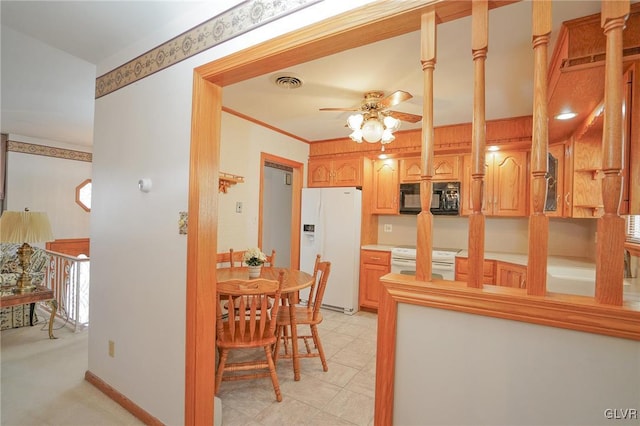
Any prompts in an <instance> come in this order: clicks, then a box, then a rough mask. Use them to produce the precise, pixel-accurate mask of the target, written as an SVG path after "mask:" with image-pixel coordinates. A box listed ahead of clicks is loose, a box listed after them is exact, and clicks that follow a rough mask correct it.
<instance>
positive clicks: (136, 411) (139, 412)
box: [84, 370, 164, 426]
mask: <svg viewBox="0 0 640 426" xmlns="http://www.w3.org/2000/svg"><path fill="white" fill-rule="evenodd" d="M84 379H85V380H86V381H87V382H89V383H91V384H92V385H93V386H95V387H96V388H98V390H99V391H100V392H102V393H104V394H105V395H107V396H108V397H109V398H111V399H112V400H114V401H115V402H117V403H118V404H120V406H122V407H123V408H124V409H125V410H127V411H128V412H130V413H131V414H133V415H134V416H135V417H136V418H138V419H139V420H140V421H141V422H143V423H144V424H145V425H149V426H156V425H157V426H163V425H164V423H162V422H161V421H160V420H158V419H157V418H155V417H153V416H152V415H151V414H149V413H148V412H146V411H145V410H144V409H142V408H141V407H140V406H139V405H137V404H136V403H135V402H133V401H131V400H130V399H129V398H127V397H126V396H124V395H123V394H121V393H120V392H118V391H117V390H116V389H114V388H113V387H111V386H110V385H109V384H108V383H107V382H105V381H104V380H102V379H101V378H100V377H98V376H96V375H95V374H93V373H92V372H91V371H89V370H87V371H86V372H85V373H84Z"/></svg>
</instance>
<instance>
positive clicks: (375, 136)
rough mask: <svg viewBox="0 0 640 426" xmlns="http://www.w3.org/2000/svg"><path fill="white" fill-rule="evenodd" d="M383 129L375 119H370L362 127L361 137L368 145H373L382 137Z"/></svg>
mask: <svg viewBox="0 0 640 426" xmlns="http://www.w3.org/2000/svg"><path fill="white" fill-rule="evenodd" d="M383 130H384V127H383V126H382V123H380V121H379V120H378V119H377V118H370V119H368V120H367V121H365V122H364V124H363V125H362V137H363V138H364V140H365V141H367V142H369V143H375V142H378V141H379V140H380V138H381V137H382V132H383Z"/></svg>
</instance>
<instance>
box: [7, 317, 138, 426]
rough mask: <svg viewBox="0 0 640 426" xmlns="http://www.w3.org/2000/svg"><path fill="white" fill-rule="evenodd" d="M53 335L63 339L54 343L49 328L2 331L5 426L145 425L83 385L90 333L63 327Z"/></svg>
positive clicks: (38, 325)
mask: <svg viewBox="0 0 640 426" xmlns="http://www.w3.org/2000/svg"><path fill="white" fill-rule="evenodd" d="M39 317H40V318H42V317H43V316H42V315H39ZM45 318H46V315H45ZM41 321H42V320H41ZM57 326H58V324H56V327H57ZM54 334H55V336H56V337H58V339H55V340H50V339H49V334H48V329H47V328H46V325H45V326H43V325H42V324H37V325H35V326H33V327H21V328H14V329H9V330H3V331H2V334H1V340H2V352H1V353H0V356H1V361H2V367H1V370H0V375H1V379H2V384H1V388H0V391H1V404H0V423H1V424H2V425H3V426H30V425H38V426H40V425H65V426H71V425H78V426H89V425H140V424H142V422H140V421H139V420H138V419H137V418H135V417H134V416H133V415H131V414H130V413H129V412H128V411H126V410H125V409H124V408H122V407H121V406H120V405H118V404H116V403H115V402H114V401H113V400H111V399H110V398H108V397H107V396H106V395H104V394H103V393H102V392H100V391H99V390H98V389H96V388H95V387H94V386H93V385H91V384H90V383H88V382H87V381H85V380H84V373H85V372H86V371H87V337H88V331H87V330H85V331H81V332H78V333H74V332H73V331H71V330H70V329H68V328H61V329H58V330H55V332H54Z"/></svg>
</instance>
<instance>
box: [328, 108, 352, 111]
mask: <svg viewBox="0 0 640 426" xmlns="http://www.w3.org/2000/svg"><path fill="white" fill-rule="evenodd" d="M320 111H360V110H359V109H358V108H320Z"/></svg>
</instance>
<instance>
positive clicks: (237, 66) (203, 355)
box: [185, 0, 512, 425]
mask: <svg viewBox="0 0 640 426" xmlns="http://www.w3.org/2000/svg"><path fill="white" fill-rule="evenodd" d="M510 2H512V1H510V0H506V1H496V2H493V3H494V6H495V5H497V4H501V5H503V4H506V3H510ZM432 7H436V8H437V12H438V18H439V22H440V23H442V22H447V21H450V20H453V19H458V18H461V17H463V16H468V15H469V14H470V9H471V6H470V2H457V1H451V2H440V1H430V0H403V1H386V2H373V3H370V4H367V5H365V6H363V7H360V8H357V9H354V10H351V11H348V12H345V13H343V14H341V15H338V16H333V17H331V18H330V19H327V20H324V21H321V22H318V23H315V24H313V25H310V26H307V27H304V28H302V29H300V30H297V31H294V32H291V33H288V34H285V35H282V36H280V37H277V38H275V39H273V40H269V41H266V42H264V43H261V44H258V45H255V46H252V47H249V48H247V49H245V50H242V51H240V52H236V53H234V54H231V55H228V56H225V57H222V58H220V59H217V60H215V61H212V62H210V63H208V64H205V65H202V66H200V67H198V68H196V69H195V70H194V81H193V100H192V115H191V145H190V161H189V233H188V235H187V285H186V288H187V294H186V311H187V312H186V348H185V424H186V425H207V424H212V423H213V414H214V413H213V403H214V398H213V397H214V384H213V377H214V373H215V366H214V363H215V314H216V312H215V306H214V296H215V290H216V279H215V277H216V274H215V267H216V266H215V265H216V264H215V262H213V261H212V259H214V258H215V254H216V252H217V226H218V217H217V207H218V185H217V181H218V171H219V153H220V138H221V134H220V127H221V116H222V87H224V86H226V85H230V84H233V83H237V82H239V81H243V80H246V79H249V78H253V77H257V76H259V75H263V74H266V73H269V72H274V71H277V70H279V69H282V68H285V67H289V66H293V65H296V64H300V63H303V62H307V61H311V60H314V59H318V58H321V57H325V56H328V55H332V54H334V53H338V52H342V51H344V50H348V49H352V48H355V47H359V46H363V45H365V44H369V43H373V42H376V41H380V40H384V39H387V38H391V37H395V36H398V35H402V34H406V33H408V32H412V31H417V30H419V29H420V22H421V16H422V14H423V13H424V12H425V11H426V10H427V9H429V8H432ZM416 60H419V58H416Z"/></svg>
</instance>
